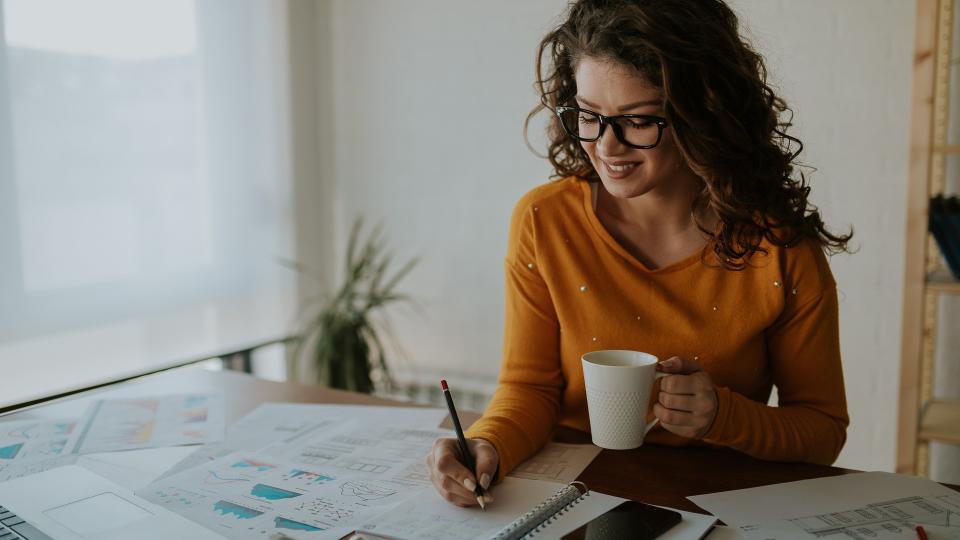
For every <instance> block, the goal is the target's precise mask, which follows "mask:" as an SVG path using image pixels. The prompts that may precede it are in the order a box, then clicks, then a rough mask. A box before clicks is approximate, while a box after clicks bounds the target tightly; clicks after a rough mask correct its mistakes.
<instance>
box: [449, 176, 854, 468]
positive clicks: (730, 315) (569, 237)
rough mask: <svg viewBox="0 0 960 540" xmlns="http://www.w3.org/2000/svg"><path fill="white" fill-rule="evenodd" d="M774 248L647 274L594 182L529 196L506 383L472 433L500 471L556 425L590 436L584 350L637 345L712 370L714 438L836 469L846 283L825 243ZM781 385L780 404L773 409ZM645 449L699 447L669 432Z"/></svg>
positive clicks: (509, 282)
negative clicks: (612, 228) (841, 291)
mask: <svg viewBox="0 0 960 540" xmlns="http://www.w3.org/2000/svg"><path fill="white" fill-rule="evenodd" d="M764 247H765V248H766V249H767V250H768V251H769V253H768V254H767V255H765V256H764V255H760V254H758V255H756V256H755V257H754V259H753V261H752V263H751V265H750V266H749V267H748V268H746V269H744V270H742V271H731V270H724V269H723V268H719V267H716V266H714V265H711V264H704V262H702V259H701V253H699V252H698V253H696V254H693V255H691V256H690V257H688V258H687V259H685V260H682V261H679V262H676V263H674V264H671V265H669V266H666V267H662V268H658V269H656V270H650V269H648V268H646V267H645V266H644V265H643V264H641V263H640V262H639V261H637V259H636V258H634V257H633V256H631V255H630V254H629V253H628V252H627V251H626V250H624V248H623V247H622V246H620V245H619V244H618V243H617V241H616V240H614V238H613V237H612V236H611V235H610V234H609V232H607V230H606V229H605V228H604V227H603V225H602V224H601V223H600V221H599V220H598V218H597V216H596V214H595V213H594V211H593V204H592V196H591V190H590V185H589V184H588V183H587V182H585V181H583V180H579V179H575V178H568V179H565V180H561V181H558V182H552V183H549V184H546V185H543V186H540V187H538V188H536V189H534V190H532V191H531V192H529V193H528V194H527V195H525V196H524V197H523V198H522V199H521V200H520V202H519V203H518V204H517V206H516V209H515V210H514V213H513V218H512V221H511V226H510V237H509V242H508V248H507V257H506V321H505V330H504V339H503V359H502V365H501V369H500V376H499V386H498V388H497V391H496V392H495V394H494V396H493V399H492V400H491V402H490V404H489V406H488V407H487V409H486V411H485V412H484V415H483V418H482V419H481V420H479V421H478V422H477V423H476V424H474V425H473V426H472V427H471V428H470V429H469V430H468V432H467V436H468V437H477V438H484V439H487V440H489V441H490V442H492V443H493V444H494V446H496V448H497V450H498V452H499V454H500V470H499V474H498V476H499V477H502V476H503V475H504V474H507V473H508V472H509V471H511V470H512V469H513V468H514V467H516V466H517V465H518V464H519V463H521V462H522V461H523V460H525V459H526V458H527V457H529V456H530V455H532V454H533V453H535V452H536V451H537V450H539V449H540V447H541V446H543V444H544V443H546V442H547V440H548V439H549V437H550V434H551V431H552V430H553V429H554V427H555V426H556V425H558V424H559V425H564V426H569V427H572V428H575V429H579V430H582V431H589V430H590V422H589V418H588V415H587V403H586V393H585V390H584V383H583V373H582V370H581V367H580V357H581V356H582V355H583V354H584V353H586V352H588V351H593V350H597V349H633V350H639V351H645V352H649V353H652V354H654V355H657V356H658V357H660V359H661V360H665V359H667V358H669V357H670V356H674V355H677V356H682V357H686V358H691V359H695V360H696V361H697V362H698V363H699V364H700V366H702V368H703V369H704V370H705V371H707V372H708V373H709V374H710V376H711V378H712V379H713V381H714V384H715V385H716V389H717V398H718V402H719V403H718V410H717V416H716V419H715V420H714V423H713V426H712V427H711V429H710V431H709V433H707V434H706V436H705V437H704V438H703V442H704V443H707V444H711V445H718V446H725V447H730V448H733V449H736V450H739V451H741V452H744V453H746V454H749V455H751V456H754V457H756V458H760V459H766V460H774V461H806V462H812V463H823V464H829V463H832V462H833V461H834V460H835V459H836V457H837V454H839V452H840V449H841V448H842V447H843V443H844V441H845V439H846V427H847V424H848V423H849V418H848V416H847V407H846V399H845V397H844V387H843V372H842V369H841V366H840V343H839V331H838V314H837V293H836V284H835V282H834V280H833V276H832V275H831V273H830V268H829V266H828V264H827V260H826V257H825V256H824V254H823V252H822V251H821V250H820V248H819V247H818V246H817V245H816V244H815V243H813V242H810V241H808V242H803V243H801V244H799V245H796V246H791V247H790V248H787V249H782V248H778V247H776V246H773V245H770V244H764ZM704 260H706V261H707V262H708V263H709V261H711V260H715V259H713V255H712V254H711V255H709V256H708V257H707V258H706V259H704ZM773 385H776V386H777V391H778V397H779V407H769V406H767V404H766V403H767V401H768V399H769V397H770V391H771V387H772V386H773ZM646 442H648V443H659V444H666V445H676V446H680V445H685V444H691V443H693V444H701V443H700V442H698V441H693V440H691V439H687V438H683V437H680V436H677V435H674V434H672V433H669V432H667V431H665V430H664V429H663V428H661V427H660V426H659V425H658V426H657V427H656V428H654V429H653V430H652V431H651V432H650V433H649V435H648V436H647V438H646Z"/></svg>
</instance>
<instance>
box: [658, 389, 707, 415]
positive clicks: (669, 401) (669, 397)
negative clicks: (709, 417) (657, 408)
mask: <svg viewBox="0 0 960 540" xmlns="http://www.w3.org/2000/svg"><path fill="white" fill-rule="evenodd" d="M658 401H659V403H660V404H661V405H663V406H664V407H666V408H668V409H673V410H675V411H684V412H689V413H694V414H699V415H702V414H706V413H708V412H709V411H710V410H711V407H712V404H711V403H710V400H708V399H707V398H706V397H704V396H703V395H702V394H695V395H692V396H689V395H684V394H671V393H667V392H661V393H660V395H659V397H658Z"/></svg>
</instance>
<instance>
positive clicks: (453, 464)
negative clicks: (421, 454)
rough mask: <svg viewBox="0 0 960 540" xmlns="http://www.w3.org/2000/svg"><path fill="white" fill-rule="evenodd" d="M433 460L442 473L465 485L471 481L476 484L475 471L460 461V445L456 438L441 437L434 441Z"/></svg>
mask: <svg viewBox="0 0 960 540" xmlns="http://www.w3.org/2000/svg"><path fill="white" fill-rule="evenodd" d="M433 461H434V464H435V467H436V469H437V471H438V472H440V473H441V474H444V475H446V476H450V477H452V478H455V479H456V480H457V481H458V482H460V483H461V484H463V485H465V486H469V485H470V483H471V482H472V483H473V485H476V481H477V478H476V477H475V476H474V474H473V471H471V470H470V469H467V467H466V466H465V465H464V464H463V463H461V462H460V445H459V444H458V443H457V440H456V439H440V440H438V441H437V442H436V443H434V447H433ZM468 489H470V488H468Z"/></svg>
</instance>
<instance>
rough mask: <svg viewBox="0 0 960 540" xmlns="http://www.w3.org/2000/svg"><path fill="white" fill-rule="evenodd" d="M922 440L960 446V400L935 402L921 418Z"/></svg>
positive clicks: (931, 403)
mask: <svg viewBox="0 0 960 540" xmlns="http://www.w3.org/2000/svg"><path fill="white" fill-rule="evenodd" d="M918 437H919V438H920V439H923V440H925V441H939V442H948V443H953V444H960V400H953V401H947V400H933V401H930V402H928V403H927V404H926V406H924V408H923V412H922V413H921V417H920V433H919V434H918Z"/></svg>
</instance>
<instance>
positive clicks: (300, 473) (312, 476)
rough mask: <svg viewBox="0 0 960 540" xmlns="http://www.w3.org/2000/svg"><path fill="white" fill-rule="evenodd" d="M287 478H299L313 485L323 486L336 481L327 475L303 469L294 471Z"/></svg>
mask: <svg viewBox="0 0 960 540" xmlns="http://www.w3.org/2000/svg"><path fill="white" fill-rule="evenodd" d="M287 476H289V477H290V478H297V479H300V480H303V481H306V482H310V483H312V484H322V483H324V482H329V481H331V480H336V478H334V477H332V476H327V475H325V474H320V473H315V472H310V471H304V470H303V469H292V470H291V471H290V472H289V473H288V474H287Z"/></svg>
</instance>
